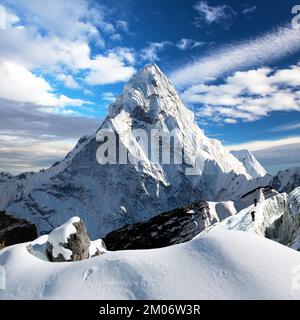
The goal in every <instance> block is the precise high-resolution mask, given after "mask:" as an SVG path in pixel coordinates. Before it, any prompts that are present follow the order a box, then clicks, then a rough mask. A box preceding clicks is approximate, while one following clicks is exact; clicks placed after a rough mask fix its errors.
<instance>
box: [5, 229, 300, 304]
mask: <svg viewBox="0 0 300 320" xmlns="http://www.w3.org/2000/svg"><path fill="white" fill-rule="evenodd" d="M27 245H28V243H27V244H20V245H15V246H12V247H8V248H6V249H4V250H2V251H0V265H2V266H4V268H5V269H6V273H7V279H6V280H7V281H6V282H7V289H6V290H0V298H1V299H300V290H299V289H298V290H297V287H295V278H294V277H295V276H296V274H295V273H293V272H295V268H296V267H297V266H299V265H300V253H299V252H297V251H295V250H292V249H289V248H287V247H285V246H282V245H280V244H278V243H276V242H274V241H271V240H268V239H265V238H262V237H259V236H257V235H254V234H251V233H246V232H238V231H225V232H214V233H211V234H209V235H208V236H206V237H199V236H198V237H196V238H194V239H193V240H192V241H190V242H188V243H184V244H180V245H175V246H171V247H166V248H162V249H155V250H136V251H119V252H107V253H105V254H103V255H101V256H98V257H95V258H91V259H88V260H84V261H81V262H65V263H51V262H45V261H43V260H41V259H39V258H37V257H35V256H33V255H32V254H30V253H29V252H28V250H27V249H26V246H27Z"/></svg>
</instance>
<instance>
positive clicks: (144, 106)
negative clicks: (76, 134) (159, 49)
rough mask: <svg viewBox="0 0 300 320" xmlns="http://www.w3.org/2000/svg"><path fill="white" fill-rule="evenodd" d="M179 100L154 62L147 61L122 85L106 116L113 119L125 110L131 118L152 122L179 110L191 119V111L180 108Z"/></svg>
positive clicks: (175, 114) (170, 84) (172, 87)
mask: <svg viewBox="0 0 300 320" xmlns="http://www.w3.org/2000/svg"><path fill="white" fill-rule="evenodd" d="M179 102H180V98H179V96H178V94H177V92H176V89H175V87H174V86H173V84H172V83H171V82H170V81H169V80H168V78H167V77H166V76H165V75H164V74H163V73H162V72H161V70H160V69H159V68H158V66H157V65H156V64H150V65H147V66H145V67H144V68H142V69H141V70H140V71H139V72H138V73H136V74H135V75H134V76H133V77H132V78H131V79H130V80H129V82H128V83H127V84H126V85H125V86H124V90H123V94H121V95H120V96H119V97H118V98H117V100H116V102H115V103H113V104H112V105H111V106H110V108H109V117H110V118H113V117H115V116H116V115H117V114H119V113H120V112H121V111H122V110H124V111H125V112H128V113H129V114H130V117H131V118H132V119H137V120H139V121H144V122H147V123H154V122H156V121H157V120H159V119H162V118H164V117H166V116H168V115H173V116H178V113H182V112H184V111H185V113H189V117H190V118H191V121H192V120H193V114H192V113H191V112H189V111H188V110H187V109H186V110H184V111H183V110H179V109H178V106H180V103H179ZM184 116H186V115H184Z"/></svg>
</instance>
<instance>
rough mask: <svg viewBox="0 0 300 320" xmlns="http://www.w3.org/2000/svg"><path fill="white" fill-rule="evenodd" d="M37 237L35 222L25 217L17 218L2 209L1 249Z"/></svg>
mask: <svg viewBox="0 0 300 320" xmlns="http://www.w3.org/2000/svg"><path fill="white" fill-rule="evenodd" d="M36 238H37V229H36V227H35V225H34V224H32V223H30V222H28V221H26V220H25V219H17V218H14V217H13V216H10V215H8V214H6V213H5V212H4V211H0V249H1V247H2V248H3V247H6V246H10V245H13V244H17V243H22V242H28V241H32V240H34V239H36Z"/></svg>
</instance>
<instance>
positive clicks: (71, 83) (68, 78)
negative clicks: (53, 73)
mask: <svg viewBox="0 0 300 320" xmlns="http://www.w3.org/2000/svg"><path fill="white" fill-rule="evenodd" d="M56 78H57V80H59V81H62V82H63V83H64V84H65V86H66V87H67V88H70V89H79V88H80V86H79V84H78V83H77V82H76V80H75V79H74V78H73V76H72V75H70V74H64V73H60V74H58V75H57V77H56Z"/></svg>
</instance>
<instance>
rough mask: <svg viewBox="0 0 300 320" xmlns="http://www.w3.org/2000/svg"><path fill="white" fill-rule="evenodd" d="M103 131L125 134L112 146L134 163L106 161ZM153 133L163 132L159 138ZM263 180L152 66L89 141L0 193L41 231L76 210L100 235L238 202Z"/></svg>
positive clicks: (144, 70)
mask: <svg viewBox="0 0 300 320" xmlns="http://www.w3.org/2000/svg"><path fill="white" fill-rule="evenodd" d="M102 129H104V130H103V133H105V134H107V130H108V131H110V133H114V134H115V136H117V137H118V143H117V139H116V140H115V142H116V143H115V147H114V143H112V144H111V145H110V146H112V147H113V148H114V150H112V151H117V150H116V148H117V145H118V146H121V147H122V148H123V149H125V151H126V156H127V154H128V158H130V159H131V160H130V161H127V163H126V165H125V164H124V163H113V164H111V163H109V164H107V162H104V163H102V164H101V163H100V162H99V161H98V150H99V148H100V146H102V147H103V146H104V147H105V148H106V147H107V145H106V144H105V143H104V140H105V139H104V140H101V139H99V132H100V131H101V130H102ZM136 130H139V131H141V130H143V133H146V139H148V141H149V143H148V144H147V143H145V144H142V143H139V142H138V140H137V139H136V136H135V134H136ZM155 130H156V131H155ZM153 131H155V133H157V132H158V131H159V133H158V134H157V135H156V136H154V139H152V138H153V136H152V133H153ZM161 136H163V138H164V139H161V140H164V148H161V149H164V150H167V151H169V155H166V154H164V155H166V159H167V158H169V160H168V159H167V160H168V161H169V162H167V161H166V162H164V161H161V159H159V158H160V155H161V153H160V147H159V145H158V144H155V143H153V142H155V141H153V140H155V139H157V137H158V138H159V137H161ZM100 137H101V136H100ZM171 138H172V139H171ZM141 140H142V139H141ZM157 140H159V139H157ZM142 141H143V140H142ZM172 141H173V142H174V141H176V146H175V142H174V144H172ZM153 145H154V148H152V147H153ZM149 146H151V150H150V152H149ZM124 147H125V148H124ZM105 148H103V150H106V149H105ZM182 151H183V152H182ZM175 152H176V155H178V154H179V155H180V156H178V157H177V160H178V159H179V160H180V161H176V164H175V161H173V162H172V161H171V158H172V155H171V153H173V155H174V154H175ZM116 153H117V152H116ZM167 153H168V152H167ZM108 154H109V152H108ZM124 158H125V160H126V158H127V157H124ZM161 158H162V157H161ZM174 158H175V155H174ZM123 160H124V159H123ZM132 160H133V161H132ZM172 160H173V159H172ZM17 182H18V181H17ZM249 183H250V184H251V185H249ZM261 183H263V185H266V184H267V183H266V182H265V181H264V182H260V181H254V180H252V179H251V176H250V175H249V174H248V173H247V172H246V169H245V167H244V165H243V164H242V163H241V162H240V161H238V160H237V159H236V158H235V157H234V156H233V155H232V154H230V153H229V152H227V151H226V150H225V149H224V147H223V146H222V144H221V143H220V142H218V141H216V140H212V139H209V138H208V137H206V136H205V134H204V132H203V131H202V130H201V129H200V128H199V127H198V125H197V123H196V122H195V121H194V114H193V112H191V111H190V110H188V109H187V108H186V106H185V105H184V104H183V103H182V101H181V99H180V97H179V95H178V94H177V92H176V89H175V87H174V86H173V85H172V83H171V82H170V81H169V80H168V79H167V77H166V76H165V75H164V74H163V73H162V72H161V71H160V69H159V68H158V67H157V66H156V65H154V64H152V65H147V66H145V67H144V68H142V69H141V70H140V71H139V72H138V73H137V74H136V75H134V76H133V77H132V78H131V79H130V80H129V82H128V83H127V84H126V85H125V86H124V90H123V93H122V94H121V95H120V96H119V97H118V98H117V99H116V101H115V103H113V104H112V105H111V106H110V109H109V113H108V116H107V118H106V119H105V120H104V122H103V123H102V125H101V127H100V129H99V131H98V132H97V134H94V135H92V136H90V137H89V138H87V137H85V138H84V139H82V140H81V141H80V142H79V143H78V145H77V146H76V147H75V148H74V149H73V151H71V153H70V154H69V156H67V157H66V158H65V160H63V161H61V163H60V164H58V165H56V166H53V167H52V168H50V169H49V170H45V172H41V173H38V174H35V175H34V176H33V177H28V178H26V181H23V182H22V185H21V186H18V185H17V183H15V184H14V185H13V186H12V187H11V183H10V182H7V183H4V184H3V185H1V184H0V192H1V191H2V190H3V192H2V196H3V195H4V196H3V198H4V199H5V201H4V202H3V201H2V202H3V205H2V206H3V209H8V210H7V211H9V212H11V213H14V214H16V215H18V216H21V217H24V218H26V219H27V220H29V221H31V222H34V223H36V224H37V226H38V227H39V231H42V232H47V231H49V230H51V229H53V227H56V226H58V225H60V224H62V223H63V222H64V221H66V220H67V219H69V218H70V217H72V216H74V214H76V215H78V216H79V217H80V218H81V219H82V220H83V221H84V222H85V223H86V225H87V227H88V230H89V233H90V234H91V235H92V237H95V238H96V237H97V238H99V237H103V236H105V235H106V234H107V233H109V232H111V231H113V230H116V229H119V228H121V227H123V226H124V225H126V224H132V223H136V222H140V221H146V220H148V219H150V218H152V217H154V216H156V215H158V214H160V213H162V212H167V211H171V210H173V209H175V208H178V207H183V206H186V205H189V204H191V203H195V202H198V201H200V200H208V201H227V200H236V199H237V198H239V196H240V195H241V194H244V193H246V192H248V191H249V190H252V189H254V188H256V187H258V186H259V185H260V184H261ZM17 191H18V192H17ZM16 195H17V196H16ZM0 205H1V202H0Z"/></svg>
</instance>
